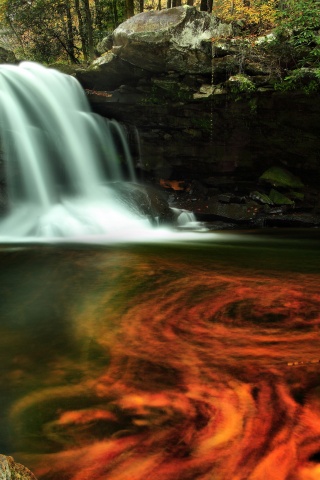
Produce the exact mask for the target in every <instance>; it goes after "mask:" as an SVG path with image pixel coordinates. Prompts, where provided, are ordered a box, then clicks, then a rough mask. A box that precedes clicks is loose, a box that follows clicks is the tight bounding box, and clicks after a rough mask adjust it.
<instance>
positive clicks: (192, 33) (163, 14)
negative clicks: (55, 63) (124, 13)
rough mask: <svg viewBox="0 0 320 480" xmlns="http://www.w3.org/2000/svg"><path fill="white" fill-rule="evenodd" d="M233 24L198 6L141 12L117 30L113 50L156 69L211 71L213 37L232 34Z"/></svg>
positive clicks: (190, 71) (154, 70) (148, 68)
mask: <svg viewBox="0 0 320 480" xmlns="http://www.w3.org/2000/svg"><path fill="white" fill-rule="evenodd" d="M231 34H232V27H231V25H227V24H223V23H221V22H220V21H219V20H218V19H217V18H215V17H213V16H212V15H210V14H209V13H207V12H200V11H198V10H197V9H196V8H195V7H188V6H183V7H176V8H170V9H165V10H161V11H155V10H151V11H149V12H144V13H140V14H138V15H135V16H134V17H131V18H129V19H128V20H127V21H125V22H124V23H122V24H121V25H119V27H118V28H117V29H116V30H115V31H114V32H113V47H112V52H113V53H114V54H115V55H116V56H118V57H119V58H121V59H122V60H124V61H126V62H128V63H130V64H132V65H135V66H137V67H140V68H143V69H145V70H149V71H152V72H168V71H176V72H180V73H187V72H188V73H208V72H210V71H211V68H212V42H211V38H213V37H215V38H217V37H219V38H220V37H224V36H230V35H231Z"/></svg>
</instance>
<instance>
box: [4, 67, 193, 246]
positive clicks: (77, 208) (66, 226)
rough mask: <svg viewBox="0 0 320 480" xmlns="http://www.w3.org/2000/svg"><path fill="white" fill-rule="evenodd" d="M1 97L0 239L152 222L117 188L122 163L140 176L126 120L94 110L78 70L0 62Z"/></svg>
mask: <svg viewBox="0 0 320 480" xmlns="http://www.w3.org/2000/svg"><path fill="white" fill-rule="evenodd" d="M0 103H1V130H0V135H1V146H2V150H3V154H4V165H5V173H6V196H7V203H8V210H9V211H8V214H7V215H6V216H5V218H4V219H2V221H1V222H0V237H1V238H2V239H8V238H14V239H23V240H27V239H29V238H33V239H35V238H40V239H52V238H61V237H62V238H68V237H69V238H78V239H81V238H86V237H90V236H97V235H98V236H99V235H100V236H101V235H108V236H109V237H110V236H111V237H112V238H117V237H118V238H121V236H122V235H125V236H126V235H127V232H128V231H130V236H132V235H133V236H134V234H136V236H139V235H147V234H148V232H150V230H152V228H151V225H150V222H149V220H148V218H146V217H145V216H143V215H142V214H141V212H139V209H138V208H133V206H132V208H128V205H124V204H123V202H121V199H119V196H118V195H117V192H116V189H115V188H114V184H115V182H123V181H124V174H123V171H122V166H121V163H124V164H125V165H126V169H127V171H128V172H129V175H130V179H129V181H131V182H135V181H136V178H135V172H134V167H133V163H132V159H131V155H130V150H129V147H128V144H127V140H126V137H125V134H124V131H123V129H122V127H121V126H120V124H119V123H117V122H116V121H115V120H107V119H104V118H102V117H100V116H99V115H97V114H94V113H93V112H92V111H91V110H90V106H89V103H88V101H87V98H86V95H85V92H84V91H83V89H82V87H81V86H80V84H79V83H78V81H77V80H76V79H75V78H73V77H71V76H69V75H65V74H62V73H60V72H58V71H56V70H54V69H49V68H45V67H43V66H41V65H38V64H36V63H33V62H22V63H21V64H20V65H19V66H14V65H1V67H0ZM181 219H182V221H185V220H187V221H188V220H190V216H189V217H188V215H187V216H186V212H184V213H183V216H182V217H181ZM181 219H180V222H181Z"/></svg>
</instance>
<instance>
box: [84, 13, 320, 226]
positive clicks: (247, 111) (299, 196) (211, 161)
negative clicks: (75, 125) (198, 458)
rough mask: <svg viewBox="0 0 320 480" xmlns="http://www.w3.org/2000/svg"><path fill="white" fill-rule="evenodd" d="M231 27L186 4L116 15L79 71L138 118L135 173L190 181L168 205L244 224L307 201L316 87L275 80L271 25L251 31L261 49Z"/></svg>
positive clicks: (315, 171)
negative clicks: (109, 38)
mask: <svg viewBox="0 0 320 480" xmlns="http://www.w3.org/2000/svg"><path fill="white" fill-rule="evenodd" d="M212 28H213V29H216V30H215V31H214V32H213V31H212ZM228 28H229V27H228ZM195 29H196V30H195ZM195 31H196V32H197V33H196V35H195V33H194V32H195ZM228 32H229V33H228ZM231 33H232V32H231ZM229 34H230V29H229V30H228V29H227V28H226V27H225V26H223V24H221V22H219V21H218V20H217V19H214V18H213V17H212V16H211V15H209V14H207V13H206V12H198V11H197V10H196V9H194V8H192V7H190V8H189V7H178V8H173V9H166V10H163V11H161V12H145V13H143V14H141V15H136V16H135V17H132V18H131V19H129V20H127V21H126V22H124V23H123V24H121V25H120V26H119V27H118V29H116V31H115V32H114V34H113V42H114V43H113V50H112V53H111V52H110V51H109V52H107V53H106V54H104V55H103V56H102V57H100V58H98V59H97V60H96V61H95V62H94V64H93V65H91V66H90V67H89V68H88V69H87V70H82V71H78V72H77V78H78V79H79V80H80V81H81V83H82V84H83V85H84V86H85V87H86V88H87V89H88V97H89V99H90V102H91V105H92V107H93V110H94V111H96V112H97V113H100V114H102V115H104V116H106V117H108V118H115V119H116V120H119V121H120V122H122V123H124V124H126V125H127V126H128V128H129V129H133V126H134V128H136V131H137V132H138V134H139V137H140V140H139V142H137V135H132V136H131V139H130V141H131V149H132V151H134V152H135V154H134V160H135V162H136V165H137V167H139V170H140V172H141V177H142V178H143V177H148V179H151V181H152V182H154V183H155V184H158V183H159V179H169V180H181V179H183V180H185V181H186V184H189V185H190V188H189V192H182V194H181V195H178V194H176V193H174V194H173V195H174V199H173V200H172V205H173V206H177V207H179V206H181V208H186V209H189V210H193V211H194V212H195V213H196V215H203V216H207V217H208V218H211V217H210V215H211V216H213V218H216V220H215V221H220V220H219V219H223V220H222V221H225V222H229V223H230V222H231V223H233V222H235V223H236V222H239V225H240V224H241V225H242V224H246V225H248V226H250V225H257V226H259V225H261V226H263V217H264V216H265V215H269V216H272V218H274V215H280V216H281V215H289V214H291V213H306V214H312V213H315V212H316V211H317V210H316V209H317V208H318V210H320V195H319V185H320V166H319V165H320V163H319V151H320V138H319V132H318V129H319V124H320V98H319V96H318V95H307V94H306V93H304V92H302V91H296V92H282V91H277V90H275V87H274V85H275V82H278V81H279V77H277V74H278V72H274V71H272V68H271V63H272V62H271V60H272V54H270V55H271V57H270V56H268V55H269V54H266V51H267V49H265V48H264V47H265V46H266V45H269V44H270V41H271V40H273V39H274V38H275V37H274V34H273V33H270V34H268V35H264V36H262V37H260V38H257V39H256V40H255V41H254V43H255V45H258V46H259V48H261V49H262V50H261V51H258V50H257V51H255V50H254V48H253V46H252V39H250V41H246V39H244V38H240V37H236V36H234V38H232V36H230V35H229ZM106 48H107V46H106ZM260 53H263V54H262V55H260ZM292 68H295V67H292ZM302 73H303V72H302ZM305 73H306V75H305V76H304V77H305V78H307V77H308V76H309V77H310V75H311V73H312V74H313V73H314V72H311V73H310V72H309V71H308V72H305ZM299 75H300V73H299ZM299 75H298V76H299ZM300 76H301V77H303V75H300ZM309 77H308V78H309ZM299 78H300V77H299ZM310 78H311V77H310ZM312 78H313V77H312ZM138 143H139V144H138ZM197 182H198V183H197ZM220 196H222V197H220ZM317 205H318V207H317ZM275 210H277V212H278V213H276V211H275ZM271 211H272V212H271ZM268 221H269V220H268ZM270 221H271V220H270ZM295 221H297V220H295ZM241 222H244V223H241ZM312 225H314V222H313V223H312Z"/></svg>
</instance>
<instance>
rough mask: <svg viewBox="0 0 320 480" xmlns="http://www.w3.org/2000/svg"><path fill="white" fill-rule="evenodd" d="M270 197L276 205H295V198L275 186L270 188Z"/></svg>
mask: <svg viewBox="0 0 320 480" xmlns="http://www.w3.org/2000/svg"><path fill="white" fill-rule="evenodd" d="M269 198H270V200H271V201H272V202H273V203H274V204H275V205H294V201H293V200H291V199H290V198H288V197H286V196H285V195H283V194H282V193H280V192H278V191H277V190H274V189H273V188H272V189H271V190H270V194H269Z"/></svg>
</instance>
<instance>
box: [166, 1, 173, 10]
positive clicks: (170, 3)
mask: <svg viewBox="0 0 320 480" xmlns="http://www.w3.org/2000/svg"><path fill="white" fill-rule="evenodd" d="M171 7H172V1H171V0H167V8H171Z"/></svg>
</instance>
